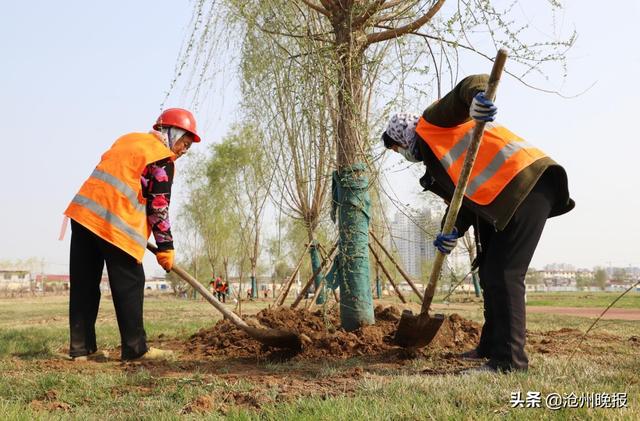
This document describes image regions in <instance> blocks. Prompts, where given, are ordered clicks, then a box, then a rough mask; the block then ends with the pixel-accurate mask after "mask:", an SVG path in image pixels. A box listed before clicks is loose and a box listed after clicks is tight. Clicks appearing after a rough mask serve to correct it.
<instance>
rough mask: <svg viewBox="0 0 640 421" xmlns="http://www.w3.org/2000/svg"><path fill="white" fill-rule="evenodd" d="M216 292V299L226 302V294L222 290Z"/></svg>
mask: <svg viewBox="0 0 640 421" xmlns="http://www.w3.org/2000/svg"><path fill="white" fill-rule="evenodd" d="M217 294H218V301H220V302H221V303H224V302H226V299H227V294H225V293H224V292H217Z"/></svg>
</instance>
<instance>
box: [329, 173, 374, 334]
mask: <svg viewBox="0 0 640 421" xmlns="http://www.w3.org/2000/svg"><path fill="white" fill-rule="evenodd" d="M365 168H366V167H365V164H364V163H356V164H354V165H353V166H351V167H348V168H344V169H342V170H341V171H340V172H339V173H338V172H337V171H334V173H333V180H332V186H331V191H332V194H333V206H332V209H331V217H332V219H333V221H334V222H335V221H336V216H338V218H337V219H338V230H339V233H340V239H339V252H338V255H337V257H336V262H335V263H334V268H335V269H336V270H335V276H336V278H337V279H336V281H337V283H339V285H340V321H341V323H342V327H343V328H344V329H345V330H347V331H353V330H356V329H358V328H359V327H361V326H363V325H367V324H374V323H375V319H374V317H373V297H372V294H371V286H370V282H369V247H368V245H369V208H370V206H371V201H370V199H369V191H368V188H369V179H368V178H367V176H366V175H365V172H364V170H365ZM332 269H333V268H332ZM335 283H336V282H334V284H335Z"/></svg>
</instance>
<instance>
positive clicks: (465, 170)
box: [394, 48, 507, 348]
mask: <svg viewBox="0 0 640 421" xmlns="http://www.w3.org/2000/svg"><path fill="white" fill-rule="evenodd" d="M506 60H507V51H506V50H505V49H502V48H501V49H500V50H499V51H498V54H497V56H496V59H495V61H494V62H493V68H492V69H491V75H490V76H489V83H488V85H487V89H486V90H485V97H487V98H488V99H490V100H492V101H493V99H494V98H495V94H496V89H497V88H498V82H500V75H501V74H502V69H503V68H504V63H505V61H506ZM484 126H485V122H483V121H480V122H477V123H476V125H475V127H474V129H473V138H472V140H471V144H470V145H469V148H468V149H467V155H466V156H465V159H464V164H463V167H462V172H461V173H460V179H459V180H458V184H457V185H456V188H455V191H454V192H453V197H452V198H451V203H450V205H449V211H448V213H447V218H446V219H445V221H444V226H443V227H442V232H444V233H451V232H453V228H454V226H455V222H456V219H457V217H458V211H459V210H460V206H461V205H462V199H463V197H464V193H465V190H466V189H467V184H468V182H469V176H470V174H471V169H472V168H473V164H474V162H475V160H476V155H477V154H478V149H479V147H480V141H481V140H482V134H483V133H484ZM444 259H445V254H444V253H441V252H440V251H437V252H436V258H435V259H434V262H433V268H432V269H431V275H430V276H429V284H428V285H427V289H426V291H425V292H424V300H423V301H422V308H421V310H420V314H418V315H417V316H415V315H414V314H413V312H411V310H405V311H403V312H402V317H401V318H400V322H399V323H398V328H397V329H396V333H395V337H394V341H395V343H396V344H398V345H399V346H401V347H404V348H422V347H424V346H427V345H429V344H430V343H431V341H432V340H433V338H434V337H435V336H436V334H437V333H438V330H440V327H441V326H442V323H443V322H444V314H435V315H433V316H430V315H429V308H430V307H431V302H432V301H433V295H434V293H435V291H436V285H437V284H438V278H439V276H440V270H441V269H442V264H443V263H444Z"/></svg>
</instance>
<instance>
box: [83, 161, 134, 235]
mask: <svg viewBox="0 0 640 421" xmlns="http://www.w3.org/2000/svg"><path fill="white" fill-rule="evenodd" d="M91 177H93V178H97V179H98V180H102V181H104V182H105V183H107V184H110V185H111V186H113V187H114V188H115V189H116V190H118V191H119V192H120V193H122V194H123V195H124V196H125V197H126V198H127V199H129V202H131V206H133V207H134V208H136V210H137V211H138V212H142V213H144V212H145V211H146V209H145V207H144V205H143V204H142V203H140V202H139V201H138V194H137V193H136V192H134V191H133V190H132V189H131V187H129V186H127V185H126V184H125V183H123V182H122V181H120V180H118V179H117V178H116V177H114V176H112V175H111V174H108V173H106V172H104V171H102V170H99V169H97V168H96V169H95V170H93V172H92V173H91ZM145 246H146V242H145Z"/></svg>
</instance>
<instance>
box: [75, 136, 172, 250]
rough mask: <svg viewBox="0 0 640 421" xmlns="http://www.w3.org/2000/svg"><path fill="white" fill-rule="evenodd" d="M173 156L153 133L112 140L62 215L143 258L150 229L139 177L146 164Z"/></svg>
mask: <svg viewBox="0 0 640 421" xmlns="http://www.w3.org/2000/svg"><path fill="white" fill-rule="evenodd" d="M165 158H172V159H173V158H175V155H174V154H173V152H172V151H171V150H170V149H169V148H167V147H166V146H165V145H164V144H163V143H162V142H160V141H159V140H158V139H157V138H156V137H155V136H154V135H152V134H147V133H130V134H127V135H124V136H122V137H121V138H119V139H118V140H116V141H115V142H114V144H113V145H112V146H111V148H110V149H109V150H108V151H106V152H105V153H104V154H103V155H102V158H101V160H100V163H99V164H98V165H97V166H96V168H95V170H94V171H93V172H92V173H91V176H90V177H89V178H88V179H87V180H86V181H85V182H84V184H83V185H82V186H81V187H80V190H79V191H78V193H77V194H76V196H75V197H74V199H73V200H72V201H71V203H70V204H69V207H68V208H67V210H66V211H65V215H67V216H68V217H70V218H71V219H73V220H75V221H76V222H78V223H79V224H80V225H82V226H84V227H85V228H87V229H88V230H90V231H91V232H93V233H94V234H96V235H97V236H99V237H100V238H102V239H103V240H105V241H107V242H109V243H111V244H113V245H114V246H116V247H118V248H119V249H121V250H123V251H125V252H126V253H128V254H129V255H131V256H133V257H134V258H136V260H138V261H142V258H143V256H144V253H145V249H146V247H145V246H146V242H147V238H148V237H149V234H150V232H151V229H150V226H149V224H148V221H147V214H146V206H145V203H146V201H145V199H144V198H143V197H142V185H141V180H140V177H141V175H142V173H143V172H144V170H145V168H146V167H147V165H148V164H150V163H152V162H156V161H159V160H161V159H165Z"/></svg>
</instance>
